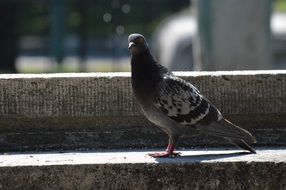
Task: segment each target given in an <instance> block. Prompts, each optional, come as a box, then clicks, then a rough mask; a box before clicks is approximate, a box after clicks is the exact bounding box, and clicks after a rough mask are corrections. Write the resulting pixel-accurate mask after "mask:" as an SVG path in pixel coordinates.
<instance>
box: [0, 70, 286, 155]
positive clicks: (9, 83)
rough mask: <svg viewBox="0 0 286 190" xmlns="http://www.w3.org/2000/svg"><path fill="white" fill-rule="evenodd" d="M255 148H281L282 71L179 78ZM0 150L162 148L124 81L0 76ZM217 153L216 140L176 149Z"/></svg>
mask: <svg viewBox="0 0 286 190" xmlns="http://www.w3.org/2000/svg"><path fill="white" fill-rule="evenodd" d="M176 74H177V75H179V76H181V77H183V78H185V79H187V80H188V81H191V82H192V83H193V84H194V85H196V86H197V87H198V88H199V90H200V91H201V92H202V93H203V94H204V95H205V96H206V97H207V98H208V99H210V100H211V101H212V102H213V103H214V104H215V105H216V106H217V107H218V108H219V109H220V110H221V111H222V113H223V114H225V116H226V117H227V118H228V119H230V120H231V121H233V122H234V123H236V124H238V125H241V126H243V127H244V128H246V129H248V130H250V131H251V132H253V133H254V135H255V136H256V138H257V140H258V145H281V146H283V145H286V138H285V136H286V132H285V130H286V128H285V123H286V71H235V72H179V73H176ZM0 132H1V133H0V150H1V151H11V150H50V149H56V150H59V149H69V150H71V149H82V148H83V149H97V148H124V147H125V148H128V147H130V148H134V147H137V148H139V147H158V146H160V147H162V146H165V143H166V136H165V135H162V134H163V133H161V132H160V131H159V130H157V129H156V128H154V127H153V125H152V124H151V123H150V122H148V121H147V120H146V119H145V117H144V116H143V115H142V113H141V111H140V108H139V106H138V105H137V103H136V101H135V99H134V97H133V95H132V90H131V87H130V73H78V74H77V73H69V74H38V75H37V74H32V75H23V74H18V75H0ZM210 144H212V145H215V146H220V145H222V144H225V141H222V140H217V139H215V138H201V137H196V138H191V139H186V140H181V141H180V144H179V146H182V147H192V146H198V145H199V146H208V145H210Z"/></svg>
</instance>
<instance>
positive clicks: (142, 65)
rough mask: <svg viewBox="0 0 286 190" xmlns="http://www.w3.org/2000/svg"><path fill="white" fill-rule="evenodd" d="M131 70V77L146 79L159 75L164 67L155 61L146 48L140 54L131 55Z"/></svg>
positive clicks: (164, 70) (163, 70)
mask: <svg viewBox="0 0 286 190" xmlns="http://www.w3.org/2000/svg"><path fill="white" fill-rule="evenodd" d="M131 71H132V78H134V79H136V78H138V79H140V80H144V79H146V80H147V79H154V78H156V77H160V76H161V74H162V73H164V72H166V69H165V68H164V67H163V66H161V65H159V64H158V63H157V62H156V61H155V59H154V58H153V56H152V55H151V53H150V51H149V50H146V51H145V52H143V53H142V54H139V55H132V58H131Z"/></svg>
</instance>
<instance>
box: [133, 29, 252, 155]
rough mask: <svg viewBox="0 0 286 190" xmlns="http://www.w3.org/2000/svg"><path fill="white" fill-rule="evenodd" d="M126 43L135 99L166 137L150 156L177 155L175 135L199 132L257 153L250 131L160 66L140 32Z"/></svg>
mask: <svg viewBox="0 0 286 190" xmlns="http://www.w3.org/2000/svg"><path fill="white" fill-rule="evenodd" d="M128 43H129V45H128V49H129V51H130V53H131V83H132V89H133V93H134V95H135V98H136V99H137V102H138V103H139V105H140V107H141V109H142V111H143V114H144V115H145V116H146V117H147V118H148V120H150V121H151V122H152V123H154V124H155V125H156V126H158V127H159V128H160V129H161V130H162V131H164V132H165V133H166V134H167V135H168V136H169V143H168V146H167V149H166V151H165V152H155V153H151V154H149V155H150V156H151V157H155V158H160V157H176V156H180V154H181V153H179V152H174V147H175V144H176V142H177V140H178V138H179V137H191V136H194V135H198V134H202V133H203V134H210V135H214V136H218V137H222V138H224V139H227V140H229V141H230V143H232V144H234V145H236V146H238V147H240V148H242V149H245V150H248V151H249V152H251V153H256V152H255V150H254V149H253V148H252V147H251V146H250V144H252V143H255V142H256V140H255V138H254V137H253V136H252V135H251V133H250V132H248V131H247V130H245V129H243V128H241V127H239V126H237V125H235V124H233V123H231V122H230V121H228V120H227V119H225V118H224V117H223V116H222V114H221V112H220V111H219V110H218V109H217V108H216V107H215V106H214V105H213V104H212V103H211V102H210V101H209V100H208V99H207V98H206V97H204V96H203V95H202V94H201V93H200V92H199V90H198V89H197V88H196V87H195V86H193V85H192V84H191V83H189V82H187V81H185V80H183V79H181V78H179V77H177V76H175V75H174V74H173V73H172V72H170V71H169V70H168V69H167V68H165V67H163V66H162V65H160V64H159V63H158V62H157V61H156V60H155V59H154V58H153V56H152V55H151V53H150V50H149V46H148V44H147V42H146V39H145V37H144V36H143V35H141V34H131V35H129V37H128Z"/></svg>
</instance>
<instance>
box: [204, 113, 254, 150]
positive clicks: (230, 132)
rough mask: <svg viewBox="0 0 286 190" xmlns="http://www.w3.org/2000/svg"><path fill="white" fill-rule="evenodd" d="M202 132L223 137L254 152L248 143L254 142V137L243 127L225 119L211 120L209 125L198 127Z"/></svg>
mask: <svg viewBox="0 0 286 190" xmlns="http://www.w3.org/2000/svg"><path fill="white" fill-rule="evenodd" d="M198 129H199V130H200V131H202V132H203V133H207V134H210V135H215V136H219V137H223V138H225V139H227V140H229V141H230V142H231V143H233V144H235V145H236V146H238V147H240V148H243V149H246V150H248V151H250V152H252V153H255V151H254V150H253V148H251V146H250V145H249V144H252V143H256V139H255V138H254V137H253V136H252V135H251V133H250V132H248V131H247V130H245V129H242V128H240V127H238V126H237V125H234V124H233V123H231V122H230V121H228V120H226V119H221V120H220V121H217V122H212V123H211V124H209V125H204V126H200V127H199V128H198Z"/></svg>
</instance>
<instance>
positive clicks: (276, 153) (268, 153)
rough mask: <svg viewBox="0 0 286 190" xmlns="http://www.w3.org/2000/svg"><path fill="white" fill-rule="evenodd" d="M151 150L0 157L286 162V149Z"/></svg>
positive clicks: (4, 161) (32, 162)
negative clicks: (165, 154) (173, 153)
mask: <svg viewBox="0 0 286 190" xmlns="http://www.w3.org/2000/svg"><path fill="white" fill-rule="evenodd" d="M154 151H156V150H150V151H126V150H121V151H119V150H116V151H111V152H106V151H104V152H64V153H56V152H41V153H9V154H3V155H0V167H16V166H17V167H21V166H52V165H88V164H128V163H130V164H137V163H140V164H142V163H146V164H150V163H151V164H156V163H216V162H275V163H278V162H286V147H282V148H274V147H273V148H269V147H267V148H259V149H257V154H249V153H248V152H245V151H243V150H219V149H208V150H202V149H194V150H183V151H179V152H181V153H182V154H181V156H180V157H176V158H157V159H155V158H151V157H150V156H148V153H150V152H154Z"/></svg>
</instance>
